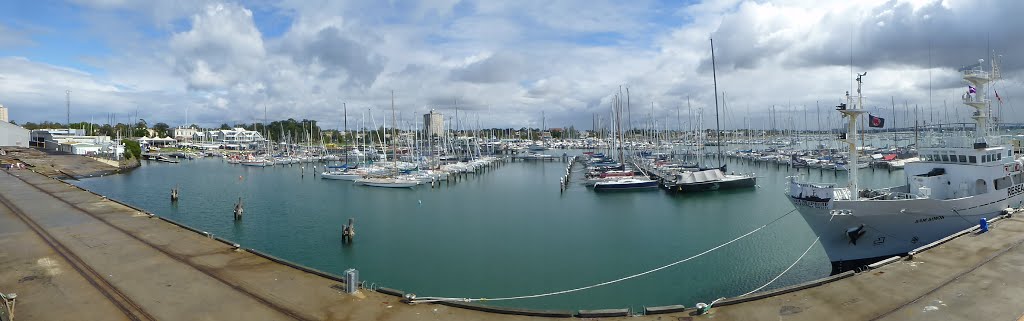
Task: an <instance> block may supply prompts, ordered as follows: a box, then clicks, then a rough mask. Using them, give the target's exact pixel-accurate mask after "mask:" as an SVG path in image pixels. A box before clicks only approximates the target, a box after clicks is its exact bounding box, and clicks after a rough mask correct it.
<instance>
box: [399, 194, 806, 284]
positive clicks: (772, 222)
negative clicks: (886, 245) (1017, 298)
mask: <svg viewBox="0 0 1024 321" xmlns="http://www.w3.org/2000/svg"><path fill="white" fill-rule="evenodd" d="M793 212H796V209H795V208H794V209H793V210H790V211H789V212H786V214H782V216H779V217H777V218H775V219H773V220H771V221H770V222H768V223H766V224H764V225H761V226H760V227H758V228H756V229H754V230H752V231H750V232H747V233H746V234H743V235H740V236H738V237H736V238H734V239H732V240H730V241H728V242H725V243H722V244H720V245H718V246H715V247H712V248H710V249H708V250H705V251H704V252H700V253H697V254H695V255H692V256H690V257H688V258H685V259H682V260H679V261H675V262H672V263H669V264H666V265H662V266H660V267H658V268H655V269H651V270H647V271H644V272H640V273H637V274H633V275H630V276H625V277H621V278H618V279H615V280H611V281H605V282H601V283H597V284H593V285H588V286H584V287H578V288H575V289H568V290H561V291H555V292H548V293H541V294H531V295H521V296H512V297H503V298H446V297H420V298H411V299H410V300H409V301H410V302H411V303H430V302H441V301H455V302H475V301H508V300H521V299H533V298H540V297H546V296H553V295H560V294H566V293H572V292H579V291H583V290H588V289H593V288H596V287H600V286H605V285H609V284H613V283H618V282H622V281H625V280H629V279H632V278H636V277H640V276H644V275H647V274H651V273H654V272H657V271H661V270H664V269H667V268H669V267H672V266H675V265H677V264H681V263H685V262H687V261H690V260H693V259H696V258H698V257H701V256H704V255H705V254H708V253H711V252H714V251H716V250H718V249H720V248H722V247H725V246H726V245H729V244H732V243H733V242H736V241H739V240H741V239H743V238H745V237H747V236H750V235H751V234H754V233H757V232H758V231H760V230H762V229H764V228H765V227H768V226H769V225H772V224H774V223H775V222H778V221H779V220H781V219H782V218H783V217H786V216H789V214H792V213H793ZM815 242H817V240H815ZM811 245H812V246H813V245H814V244H811ZM809 250H810V248H808V251H809ZM804 254H805V255H806V254H807V251H804ZM801 257H803V255H801ZM794 265H795V263H794ZM790 267H791V268H792V266H790ZM786 270H789V269H786ZM783 273H785V272H783ZM777 278H778V277H776V279H777ZM772 281H774V280H772ZM762 288H763V287H762Z"/></svg>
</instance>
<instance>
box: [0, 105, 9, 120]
mask: <svg viewBox="0 0 1024 321" xmlns="http://www.w3.org/2000/svg"><path fill="white" fill-rule="evenodd" d="M0 121H2V122H10V121H11V118H10V117H9V116H7V107H4V105H0Z"/></svg>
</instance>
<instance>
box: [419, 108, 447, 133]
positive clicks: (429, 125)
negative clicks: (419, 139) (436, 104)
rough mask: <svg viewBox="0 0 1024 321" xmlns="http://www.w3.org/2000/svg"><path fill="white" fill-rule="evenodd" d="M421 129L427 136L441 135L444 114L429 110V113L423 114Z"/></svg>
mask: <svg viewBox="0 0 1024 321" xmlns="http://www.w3.org/2000/svg"><path fill="white" fill-rule="evenodd" d="M423 131H424V133H425V134H426V135H427V137H431V136H434V135H438V136H441V135H443V134H444V116H442V115H441V113H438V112H434V110H433V109H431V110H430V113H427V114H423Z"/></svg>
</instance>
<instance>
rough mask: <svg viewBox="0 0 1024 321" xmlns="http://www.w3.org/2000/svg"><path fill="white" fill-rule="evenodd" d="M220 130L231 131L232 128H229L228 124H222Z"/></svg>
mask: <svg viewBox="0 0 1024 321" xmlns="http://www.w3.org/2000/svg"><path fill="white" fill-rule="evenodd" d="M220 129H231V126H228V123H223V124H220Z"/></svg>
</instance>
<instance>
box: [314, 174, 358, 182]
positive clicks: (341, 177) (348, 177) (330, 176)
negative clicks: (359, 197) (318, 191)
mask: <svg viewBox="0 0 1024 321" xmlns="http://www.w3.org/2000/svg"><path fill="white" fill-rule="evenodd" d="M320 178H323V179H333V180H341V181H354V180H357V179H360V178H363V176H362V175H359V174H347V173H346V174H334V173H323V174H321V175H320Z"/></svg>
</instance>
